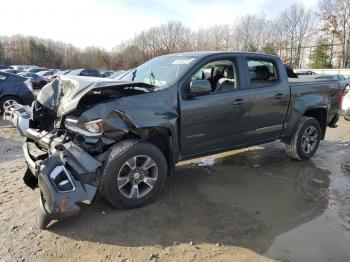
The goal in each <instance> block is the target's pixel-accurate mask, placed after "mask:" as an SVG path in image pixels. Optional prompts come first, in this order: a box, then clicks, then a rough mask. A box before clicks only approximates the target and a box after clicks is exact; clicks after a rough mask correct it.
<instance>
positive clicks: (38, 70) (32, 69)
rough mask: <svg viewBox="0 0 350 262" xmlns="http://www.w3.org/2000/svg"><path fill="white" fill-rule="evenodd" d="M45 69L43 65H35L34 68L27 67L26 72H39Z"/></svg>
mask: <svg viewBox="0 0 350 262" xmlns="http://www.w3.org/2000/svg"><path fill="white" fill-rule="evenodd" d="M46 70H47V68H44V67H41V68H39V67H36V68H31V69H29V70H28V72H31V73H35V74H36V73H39V72H41V71H46Z"/></svg>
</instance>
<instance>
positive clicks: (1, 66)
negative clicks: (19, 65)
mask: <svg viewBox="0 0 350 262" xmlns="http://www.w3.org/2000/svg"><path fill="white" fill-rule="evenodd" d="M8 68H10V67H9V66H7V65H0V69H8Z"/></svg>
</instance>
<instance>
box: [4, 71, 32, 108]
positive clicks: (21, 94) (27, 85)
mask: <svg viewBox="0 0 350 262" xmlns="http://www.w3.org/2000/svg"><path fill="white" fill-rule="evenodd" d="M32 91H33V88H32V84H31V82H30V80H28V79H27V78H25V77H22V76H18V75H14V74H9V73H5V72H0V112H2V113H3V112H4V111H5V110H6V109H8V108H10V107H11V106H13V105H15V104H22V105H31V104H32V102H33V101H34V96H33V93H32Z"/></svg>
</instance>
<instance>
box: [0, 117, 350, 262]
mask: <svg viewBox="0 0 350 262" xmlns="http://www.w3.org/2000/svg"><path fill="white" fill-rule="evenodd" d="M349 143H350V122H347V121H344V120H341V121H340V122H339V127H338V128H337V129H329V130H328V132H327V138H326V141H323V142H322V144H321V146H320V149H319V151H318V153H317V154H316V155H315V157H314V158H313V160H310V161H304V162H300V161H294V160H290V159H289V158H288V157H287V156H286V155H285V153H284V150H283V147H282V146H281V144H280V143H279V142H275V143H271V144H266V145H263V146H257V147H252V148H249V149H244V150H236V151H231V152H228V153H225V154H219V155H215V156H212V157H207V158H202V159H196V160H194V161H188V162H184V163H181V164H180V165H178V167H177V170H176V175H175V177H174V178H173V179H171V180H169V181H168V183H167V186H166V188H165V190H164V191H163V193H162V194H161V196H160V197H159V199H158V200H157V201H156V202H155V203H153V204H151V205H149V206H147V207H144V208H139V209H134V210H125V211H120V210H116V209H114V208H112V207H111V206H110V205H108V203H106V202H105V201H104V200H103V199H102V198H101V197H100V196H98V197H97V199H96V201H95V202H94V203H93V204H92V205H90V206H85V207H84V208H83V211H82V214H81V215H80V216H78V217H73V218H69V219H66V220H63V221H60V222H56V223H54V224H53V225H51V227H50V228H49V229H48V230H47V231H40V230H39V229H37V228H36V219H35V214H36V208H37V206H38V190H34V191H32V190H31V189H29V188H27V187H26V186H25V185H24V183H23V182H22V176H23V174H24V171H25V163H24V160H23V156H22V152H21V145H22V142H21V138H20V137H19V135H18V134H17V132H16V131H15V130H14V129H13V128H11V127H7V126H6V123H4V122H1V123H0V185H1V189H0V261H61V260H64V261H77V260H84V261H271V260H274V259H275V260H280V261H317V262H320V261H344V262H345V261H349V260H350V250H349V246H350V204H349V202H350V201H349V200H350V190H349V189H350V161H349V155H350V154H349V153H350V146H349Z"/></svg>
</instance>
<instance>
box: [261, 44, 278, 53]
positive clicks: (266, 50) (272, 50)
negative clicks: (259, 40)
mask: <svg viewBox="0 0 350 262" xmlns="http://www.w3.org/2000/svg"><path fill="white" fill-rule="evenodd" d="M262 52H263V53H265V54H270V55H276V50H275V47H274V45H273V44H272V43H267V44H266V45H265V46H264V47H263V48H262Z"/></svg>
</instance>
